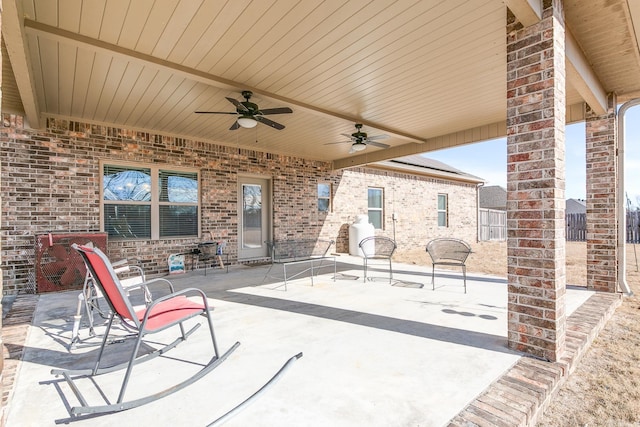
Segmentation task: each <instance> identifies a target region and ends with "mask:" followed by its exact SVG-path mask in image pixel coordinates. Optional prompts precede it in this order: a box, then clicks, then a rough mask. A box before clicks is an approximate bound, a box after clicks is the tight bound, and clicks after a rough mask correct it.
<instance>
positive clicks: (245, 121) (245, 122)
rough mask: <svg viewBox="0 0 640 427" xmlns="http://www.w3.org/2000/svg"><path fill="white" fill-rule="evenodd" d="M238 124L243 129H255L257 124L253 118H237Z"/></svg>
mask: <svg viewBox="0 0 640 427" xmlns="http://www.w3.org/2000/svg"><path fill="white" fill-rule="evenodd" d="M238 124H239V125H240V126H242V127H243V128H245V129H251V128H254V127H256V125H257V124H258V122H257V121H256V119H254V118H253V117H239V118H238Z"/></svg>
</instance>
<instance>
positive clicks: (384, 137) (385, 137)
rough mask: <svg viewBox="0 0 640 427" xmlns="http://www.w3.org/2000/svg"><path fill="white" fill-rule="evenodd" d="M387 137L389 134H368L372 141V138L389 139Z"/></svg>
mask: <svg viewBox="0 0 640 427" xmlns="http://www.w3.org/2000/svg"><path fill="white" fill-rule="evenodd" d="M387 138H389V135H385V134H382V135H374V136H368V137H367V140H368V141H371V140H372V139H387Z"/></svg>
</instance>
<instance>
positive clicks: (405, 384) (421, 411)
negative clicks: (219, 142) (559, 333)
mask: <svg viewBox="0 0 640 427" xmlns="http://www.w3.org/2000/svg"><path fill="white" fill-rule="evenodd" d="M337 259H338V271H339V272H338V275H337V280H336V281H335V282H334V281H333V280H332V278H333V271H332V269H331V271H329V270H330V269H326V270H324V271H323V272H322V273H321V274H320V275H319V276H317V277H316V278H315V279H314V284H313V286H312V284H311V280H310V278H309V277H308V275H304V276H303V277H302V278H300V279H296V280H294V281H290V282H289V283H288V286H287V288H288V289H287V290H286V291H285V290H284V287H283V286H282V282H279V281H274V280H273V279H269V280H266V281H264V283H263V280H264V278H265V274H266V273H267V270H268V268H269V266H254V267H250V266H232V267H231V269H230V270H229V272H228V273H225V272H224V271H223V270H219V269H217V270H211V269H209V270H208V272H207V276H205V275H204V271H203V270H202V269H200V270H196V271H192V272H188V273H186V274H183V275H179V276H171V277H168V279H170V280H171V281H172V282H173V283H174V285H175V286H176V288H177V289H182V288H185V287H198V288H201V289H203V290H204V291H205V292H206V293H207V296H208V298H209V301H210V303H211V305H212V306H213V307H214V308H215V310H214V312H213V321H214V327H215V330H216V335H217V341H218V345H219V347H220V349H221V350H222V351H225V350H226V349H227V348H229V347H230V346H232V345H233V343H235V342H236V341H239V342H240V343H241V345H240V347H238V349H237V350H236V351H235V352H233V353H232V354H231V356H230V357H229V358H228V359H227V360H226V361H225V362H224V363H222V365H220V366H219V367H218V368H217V369H215V370H214V371H213V372H212V373H210V374H209V375H207V376H205V377H204V378H203V379H201V380H200V381H198V382H196V383H195V384H193V385H191V386H189V387H187V388H185V389H183V390H181V391H178V392H177V393H175V394H172V395H170V396H168V397H165V398H163V399H160V400H157V401H155V402H153V403H150V404H147V405H144V406H141V407H138V408H135V409H131V410H128V411H124V412H120V413H115V414H109V415H103V416H99V417H93V418H86V419H75V420H73V421H72V424H74V425H90V426H103V425H104V426H107V425H109V426H110V425H123V426H127V425H149V424H152V423H153V424H154V425H158V426H165V425H166V426H176V425H190V426H206V425H208V424H210V423H212V422H213V421H214V420H216V419H218V418H220V417H221V416H223V415H224V414H225V413H227V412H228V411H229V410H231V409H232V408H233V407H235V406H236V405H238V404H239V403H241V402H242V401H243V400H244V399H246V398H248V397H249V396H250V395H252V394H253V393H254V392H256V391H257V390H258V389H259V388H260V387H261V386H262V385H263V384H264V383H266V382H267V381H268V380H269V379H270V378H271V377H272V376H273V375H274V374H275V373H276V372H277V371H278V370H279V369H280V367H281V366H282V365H283V364H284V363H285V362H287V360H289V359H290V358H291V357H293V356H294V355H296V354H298V353H300V352H302V353H303V357H302V358H300V359H299V360H297V361H296V362H295V363H293V365H292V366H291V368H290V369H289V370H288V371H287V373H286V374H285V375H284V376H283V377H282V378H281V379H280V381H278V382H277V383H276V384H275V385H273V387H271V388H270V389H269V390H268V391H266V392H265V393H264V395H262V396H261V397H260V398H259V399H257V400H256V401H255V402H253V403H252V404H251V405H249V406H248V407H247V408H246V409H244V410H243V411H241V412H239V413H238V414H237V415H236V416H234V417H233V418H231V419H230V420H228V421H227V422H226V423H225V425H227V426H361V425H367V426H442V425H447V424H451V425H457V424H462V423H463V422H464V419H463V418H464V417H463V418H461V416H463V415H462V414H464V413H465V411H466V412H469V411H471V412H470V415H469V417H470V418H471V419H472V418H473V417H476V416H478V417H480V418H481V417H482V414H481V415H478V412H482V411H487V412H488V413H489V416H486V414H485V417H484V418H485V419H487V420H492V419H493V418H492V417H497V418H495V419H493V425H526V422H527V420H528V421H531V420H532V416H534V415H535V412H532V411H533V410H532V409H527V408H521V407H524V406H526V405H525V403H526V402H527V401H529V400H531V402H533V405H534V406H536V405H537V406H538V407H540V406H542V405H544V404H545V399H547V398H548V396H549V395H550V392H551V390H546V389H545V390H542V392H541V396H542V397H543V398H536V399H533V398H531V399H529V398H528V397H527V396H526V395H527V390H521V392H522V393H523V396H518V395H517V394H514V393H515V392H514V393H512V397H511V400H513V401H514V403H513V405H512V406H511V407H512V408H516V409H517V410H513V411H510V409H509V408H510V406H509V403H508V402H506V403H505V402H502V403H499V404H494V405H493V407H494V408H498V409H496V410H494V411H491V410H488V409H487V408H484V409H481V410H475V409H474V408H475V407H476V406H477V407H478V408H483V405H485V403H482V402H480V403H478V404H477V405H475V406H474V404H473V402H474V401H478V397H479V396H485V395H486V393H487V390H488V389H491V388H492V387H496V385H499V384H500V381H499V380H500V379H501V378H504V377H505V375H507V374H508V373H509V372H510V371H513V370H514V369H519V368H518V366H520V365H521V364H524V366H533V365H531V364H532V363H534V364H535V363H539V364H541V365H540V366H534V367H533V368H534V370H535V369H539V370H540V372H543V373H544V374H543V375H542V376H544V377H545V379H544V381H543V380H540V381H539V382H540V383H545V381H547V380H549V381H551V382H553V388H555V387H556V386H557V385H558V384H559V383H561V382H562V378H563V377H566V375H568V372H569V371H570V370H571V368H572V366H573V365H574V364H575V363H577V360H579V357H580V356H581V354H582V353H583V352H584V349H585V348H586V347H588V344H589V343H590V341H591V340H592V339H593V337H594V334H597V330H598V328H599V327H601V325H602V324H603V323H604V322H606V320H607V319H608V317H607V316H608V315H607V314H606V313H612V312H613V309H615V306H616V301H618V300H619V296H616V295H613V296H605V297H603V298H604V299H603V300H602V301H600V302H598V301H596V300H595V299H594V298H592V297H598V294H594V293H593V292H591V291H588V290H586V289H583V288H575V287H571V288H570V289H568V291H567V313H568V315H571V314H572V313H574V312H576V310H577V309H579V308H580V307H586V306H588V304H585V302H588V301H596V303H598V304H600V305H598V307H600V308H598V310H600V309H602V311H603V313H600V314H599V313H594V314H593V316H589V315H588V313H587V314H586V315H585V314H579V315H578V314H576V315H575V316H573V317H574V318H578V320H579V324H578V326H577V327H574V326H572V325H573V324H570V325H569V326H568V329H569V330H570V331H574V332H575V331H577V332H575V333H574V332H571V333H569V338H571V337H574V335H575V337H574V338H575V340H576V341H575V342H576V343H575V344H572V342H573V341H571V340H570V339H568V342H569V346H570V347H571V349H572V350H571V352H570V353H571V354H570V356H569V358H568V359H567V361H566V362H565V363H556V364H549V363H546V362H539V361H535V360H534V359H531V358H526V357H522V355H521V354H519V353H516V352H513V351H511V350H509V349H508V348H507V338H506V335H507V307H506V306H507V285H506V280H505V279H504V278H499V277H491V276H485V275H479V274H473V273H469V274H468V282H467V288H468V292H467V294H465V293H464V290H463V286H462V277H461V274H460V273H459V272H457V271H448V270H436V289H435V290H432V289H431V277H430V269H427V268H424V267H420V266H413V265H405V264H398V263H394V280H393V283H392V284H389V280H388V276H387V273H386V271H384V270H383V269H380V270H379V271H378V270H374V271H373V275H374V276H376V277H375V278H374V280H371V281H367V282H366V283H365V282H364V281H363V279H362V277H363V276H362V264H361V260H360V259H359V258H357V257H351V256H348V255H342V256H339V257H338V258H337ZM278 268H279V270H278V272H281V267H280V266H275V267H274V271H275V270H276V269H278ZM272 272H273V271H272ZM77 295H78V292H77V291H74V292H61V293H56V294H43V295H40V296H39V298H38V303H37V308H36V312H35V314H34V319H33V326H32V327H31V328H30V330H29V333H28V335H27V337H26V341H25V344H24V345H25V347H24V349H23V352H22V362H21V363H20V365H19V367H18V372H17V376H16V382H15V385H14V389H13V392H12V395H11V397H10V401H9V408H8V418H7V423H6V425H7V426H18V425H20V426H46V425H56V424H57V423H63V422H66V421H69V418H70V415H69V407H70V406H73V405H77V400H76V398H75V396H74V395H73V393H72V391H71V390H70V389H69V387H68V386H67V385H66V384H65V383H64V382H62V381H61V380H60V379H59V378H55V377H54V376H53V375H51V374H50V371H51V369H52V368H71V367H76V366H78V365H82V366H87V364H88V363H90V362H89V361H90V360H91V358H92V357H95V354H96V351H97V345H96V343H98V340H96V339H95V338H91V339H86V340H85V341H84V342H83V343H82V344H81V345H79V346H78V348H76V349H73V350H70V349H69V338H70V336H71V327H72V324H73V315H74V314H75V310H76V303H77ZM592 304H593V302H592ZM610 307H613V308H610ZM603 308H604V309H603ZM576 313H578V312H576ZM609 315H610V314H609ZM591 317H593V319H596V320H593V319H591ZM580 322H583V323H585V324H587V326H585V327H584V328H583V329H584V330H582V329H581V328H582V326H580V325H581V324H582V323H580ZM203 326H205V325H203ZM594 331H595V332H594ZM87 335H88V334H87V330H86V329H82V330H81V337H83V338H87ZM170 335H171V336H172V337H173V336H174V335H172V334H171V333H170V331H165V332H163V333H162V334H158V337H156V336H150V337H149V338H150V340H151V341H152V342H157V341H162V340H168V336H170ZM578 341H582V342H583V344H580V343H579V342H578ZM585 343H586V344H585ZM120 345H122V344H114V345H111V346H109V348H110V351H111V350H113V353H114V355H115V356H113V357H116V358H117V357H118V354H121V353H122V352H121V351H118V348H119V347H118V346H120ZM125 345H126V344H125ZM210 349H211V342H210V339H209V338H208V330H207V328H206V327H201V328H200V329H199V330H198V331H196V332H195V333H194V335H192V336H191V337H190V338H189V339H188V340H187V341H186V342H185V343H182V344H180V345H179V346H178V347H177V348H176V349H175V350H173V351H172V352H169V353H168V355H167V356H168V357H160V358H157V359H154V360H153V361H150V362H148V363H145V364H142V365H139V366H137V367H136V368H135V369H134V374H133V377H132V380H131V382H130V385H129V389H128V394H127V397H128V398H134V397H138V396H139V395H143V394H144V393H149V392H153V391H159V390H161V389H162V388H164V387H165V386H167V385H171V384H172V383H174V382H175V381H176V378H181V377H182V376H184V375H186V374H187V373H188V372H190V371H193V370H194V369H197V366H196V367H195V368H194V364H193V363H186V362H185V360H194V361H206V360H207V359H208V357H210ZM525 359H526V360H525ZM547 365H548V367H547ZM514 367H515V368H514ZM547 371H548V372H549V373H548V374H547ZM560 371H562V372H563V373H561V374H560V375H554V374H553V372H560ZM523 375H524V376H525V377H527V374H526V373H525V374H523ZM533 377H534V378H535V375H534V376H533ZM546 377H549V378H551V377H553V378H551V379H547V378H546ZM120 378H121V376H120V375H117V374H116V375H114V374H108V375H106V376H105V377H104V378H99V379H98V380H97V381H96V383H95V384H91V383H89V384H88V388H95V387H96V385H97V386H98V387H99V388H100V390H101V391H102V392H103V393H105V394H106V396H107V398H109V399H111V400H114V399H115V397H116V396H117V390H118V388H117V387H118V386H119V383H118V382H117V380H118V379H120ZM529 383H531V384H533V385H535V386H536V387H538V385H537V384H538V380H534V379H532V380H531V381H529ZM533 385H532V388H534V389H535V387H533ZM514 387H515V386H514ZM540 387H542V386H540ZM545 387H546V386H545ZM545 387H543V388H545ZM550 387H551V386H550ZM547 388H548V387H547ZM498 394H499V395H500V396H502V397H504V396H505V393H503V392H502V391H499V393H498ZM507 394H508V393H507ZM89 396H91V402H92V403H99V404H103V403H104V402H103V401H101V400H100V395H99V394H95V393H94V394H90V395H89ZM94 399H95V400H94ZM480 400H481V401H482V399H480ZM506 400H509V399H506ZM534 400H535V401H536V402H537V403H535V402H534ZM523 402H525V403H523ZM501 405H503V406H505V407H504V408H503V407H502V406H501ZM496 413H498V415H496ZM520 413H522V417H520V421H519V420H518V415H519V414H520ZM469 417H467V418H466V419H467V420H468V419H469ZM533 418H535V417H533ZM521 420H525V422H524V424H523V423H522V422H521ZM516 421H517V422H516ZM477 424H479V425H481V423H477ZM490 424H491V422H490V421H487V425H490Z"/></svg>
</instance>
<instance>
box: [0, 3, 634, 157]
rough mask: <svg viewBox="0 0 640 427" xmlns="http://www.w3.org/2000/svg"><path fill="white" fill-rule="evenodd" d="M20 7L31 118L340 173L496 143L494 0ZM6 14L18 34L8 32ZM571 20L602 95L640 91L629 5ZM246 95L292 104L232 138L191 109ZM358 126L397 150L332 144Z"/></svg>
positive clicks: (497, 25)
mask: <svg viewBox="0 0 640 427" xmlns="http://www.w3.org/2000/svg"><path fill="white" fill-rule="evenodd" d="M14 1H15V3H14V2H13V1H12V0H5V1H4V3H10V5H9V7H5V9H6V10H5V11H3V14H4V15H6V16H3V26H2V27H3V32H4V31H14V32H21V35H22V40H23V41H24V46H25V47H24V50H23V52H22V53H21V52H20V50H19V48H17V47H16V45H19V43H18V42H19V40H20V35H19V36H16V34H9V36H8V37H7V35H5V37H4V38H5V39H6V43H7V51H8V52H9V57H10V60H11V64H12V66H13V68H14V72H16V81H17V82H18V87H20V88H21V91H20V92H21V93H22V94H23V95H24V94H25V89H24V88H25V87H27V86H30V87H31V88H32V90H33V94H32V98H33V99H34V101H33V104H34V105H33V109H34V110H35V111H36V114H37V117H38V118H40V119H42V118H43V117H61V118H68V119H72V120H79V121H89V122H95V123H105V124H110V125H116V126H122V127H126V128H131V129H139V130H147V131H152V132H159V133H163V134H168V135H175V136H180V137H185V138H190V139H196V140H202V141H208V142H213V143H216V144H224V145H231V146H238V147H246V148H252V149H256V150H260V151H267V152H273V153H280V154H286V155H294V156H300V157H304V158H308V159H314V160H322V161H334V162H336V164H338V165H343V166H344V165H347V164H354V165H355V164H361V163H366V162H368V161H377V160H383V159H387V158H393V157H398V156H402V155H408V154H414V153H419V152H428V151H430V150H433V149H437V148H443V147H447V146H454V145H458V144H461V143H468V142H473V141H478V140H483V139H488V138H493V137H499V136H503V135H504V132H505V118H506V95H505V92H506V89H505V88H506V59H505V57H506V46H505V43H506V31H505V26H506V14H507V10H506V6H505V3H504V2H503V1H497V0H472V1H466V0H440V1H436V0H428V1H427V0H397V1H369V0H350V1H348V2H345V1H343V0H325V1H298V0H256V1H249V0H230V1H220V0H181V1H179V0H173V1H170V0H162V1H160V0H84V1H83V0H57V1H56V0H22V1H20V0H14ZM586 3H588V5H587V4H586ZM14 4H15V6H14ZM12 7H13V8H14V9H15V13H14V15H15V20H16V23H17V25H11V24H12V22H11V21H9V23H8V25H7V24H5V20H10V19H11V14H12V12H11V8H12ZM7 10H8V12H7ZM565 10H566V16H567V26H568V27H569V28H570V30H571V32H572V34H573V36H574V37H575V39H576V40H577V44H578V46H579V48H580V49H581V50H582V52H583V53H584V56H585V57H586V60H587V62H588V63H589V64H590V66H591V67H592V69H593V71H594V72H595V74H596V75H597V78H598V79H599V82H600V84H601V85H602V88H603V89H604V90H605V91H607V92H609V91H616V92H618V94H619V96H620V97H621V99H624V96H625V94H626V95H627V96H632V95H633V94H636V95H637V94H638V93H640V79H639V78H638V76H639V75H640V74H639V71H640V60H639V57H640V55H639V52H638V45H637V39H636V35H635V33H634V32H633V13H634V12H633V10H632V9H630V8H629V7H628V5H627V2H626V1H625V0H612V1H605V0H594V1H592V2H591V1H590V2H581V1H579V0H565ZM14 28H17V29H14ZM16 40H17V41H16ZM20 55H23V56H24V61H23V62H24V64H26V65H25V66H24V69H20V65H19V64H20V61H19V59H20ZM16 69H18V70H19V71H20V73H18V72H17V71H16ZM25 73H26V74H27V77H25V76H24V75H23V74H25ZM21 79H22V81H21ZM25 79H26V81H25ZM20 83H22V86H21V85H20ZM574 86H575V87H577V88H579V87H580V86H579V85H577V84H576V85H573V84H572V81H571V75H570V74H569V84H568V87H567V102H568V104H569V105H574V106H577V107H578V110H579V111H580V110H581V108H582V105H583V104H582V103H583V100H584V97H583V96H582V95H581V93H580V91H579V90H576V88H575V87H574ZM247 89H248V90H252V91H253V92H254V93H255V95H254V97H253V98H252V99H251V101H252V102H255V103H256V104H258V105H259V106H260V108H261V109H264V108H275V107H281V106H289V107H291V108H292V110H293V114H283V115H277V116H270V117H269V118H271V119H273V120H275V121H277V122H279V123H281V124H283V125H285V126H286V128H285V129H284V130H280V131H278V130H275V129H272V128H270V127H268V126H264V125H261V124H259V125H258V126H257V127H256V128H254V129H243V128H241V129H238V130H229V128H230V126H231V125H232V124H233V123H234V121H235V116H232V115H200V114H195V113H194V112H195V111H198V110H208V111H228V112H233V111H234V110H235V107H234V106H233V105H232V104H231V103H230V102H228V101H227V100H226V99H225V97H231V98H234V99H238V100H242V97H241V91H242V90H247ZM22 98H23V99H22V101H23V102H25V99H28V97H26V98H25V96H23V97H22ZM3 104H5V103H3ZM14 104H15V105H13V107H14V109H19V108H20V106H19V103H18V102H15V103H14ZM25 104H26V102H25ZM10 107H11V106H8V105H6V104H5V105H3V108H4V109H5V110H7V109H10ZM578 116H579V114H578ZM27 117H29V115H27ZM31 117H33V115H32V116H31ZM580 118H581V117H578V119H580ZM32 121H35V120H32ZM356 122H358V123H364V124H365V126H364V129H363V130H364V131H365V132H368V133H369V134H370V135H378V134H383V133H384V134H387V135H389V136H390V138H389V139H387V140H385V141H384V142H385V143H388V144H389V145H390V146H391V148H390V149H386V150H385V149H380V148H376V147H371V146H369V147H367V149H366V150H365V151H364V152H362V153H358V154H350V153H349V150H350V146H351V144H349V143H344V144H331V145H327V144H328V143H333V142H337V141H346V138H345V137H344V136H342V135H341V134H350V133H352V132H354V131H355V128H354V124H355V123H356Z"/></svg>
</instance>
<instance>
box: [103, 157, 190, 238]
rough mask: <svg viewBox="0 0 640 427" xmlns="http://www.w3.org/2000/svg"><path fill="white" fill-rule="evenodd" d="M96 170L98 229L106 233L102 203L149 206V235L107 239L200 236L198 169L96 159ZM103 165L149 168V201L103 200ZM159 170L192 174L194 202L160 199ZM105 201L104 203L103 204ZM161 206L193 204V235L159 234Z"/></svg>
mask: <svg viewBox="0 0 640 427" xmlns="http://www.w3.org/2000/svg"><path fill="white" fill-rule="evenodd" d="M99 165H100V171H99V174H100V176H99V187H100V194H99V198H100V231H101V232H106V227H105V205H116V204H118V205H133V206H150V210H151V212H150V219H149V221H150V237H132V238H117V237H113V236H109V239H113V240H117V241H135V240H167V239H193V238H200V236H201V235H202V229H201V227H202V221H201V218H200V217H201V213H202V174H201V173H200V170H199V169H195V168H184V167H179V166H173V165H168V164H155V163H137V162H127V161H118V160H104V159H103V160H100V162H99ZM107 166H112V167H116V168H136V169H149V173H150V176H151V200H150V201H140V202H137V201H129V200H113V201H110V200H105V199H104V169H105V167H107ZM161 171H162V172H175V173H177V174H179V173H190V174H195V175H196V181H197V183H198V190H197V202H196V203H190V202H170V201H161V200H160V185H161V182H160V173H161ZM105 202H106V203H105ZM161 206H195V207H196V219H197V221H198V226H197V230H196V234H195V235H178V236H162V237H161V236H160V229H161V227H160V207H161Z"/></svg>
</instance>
